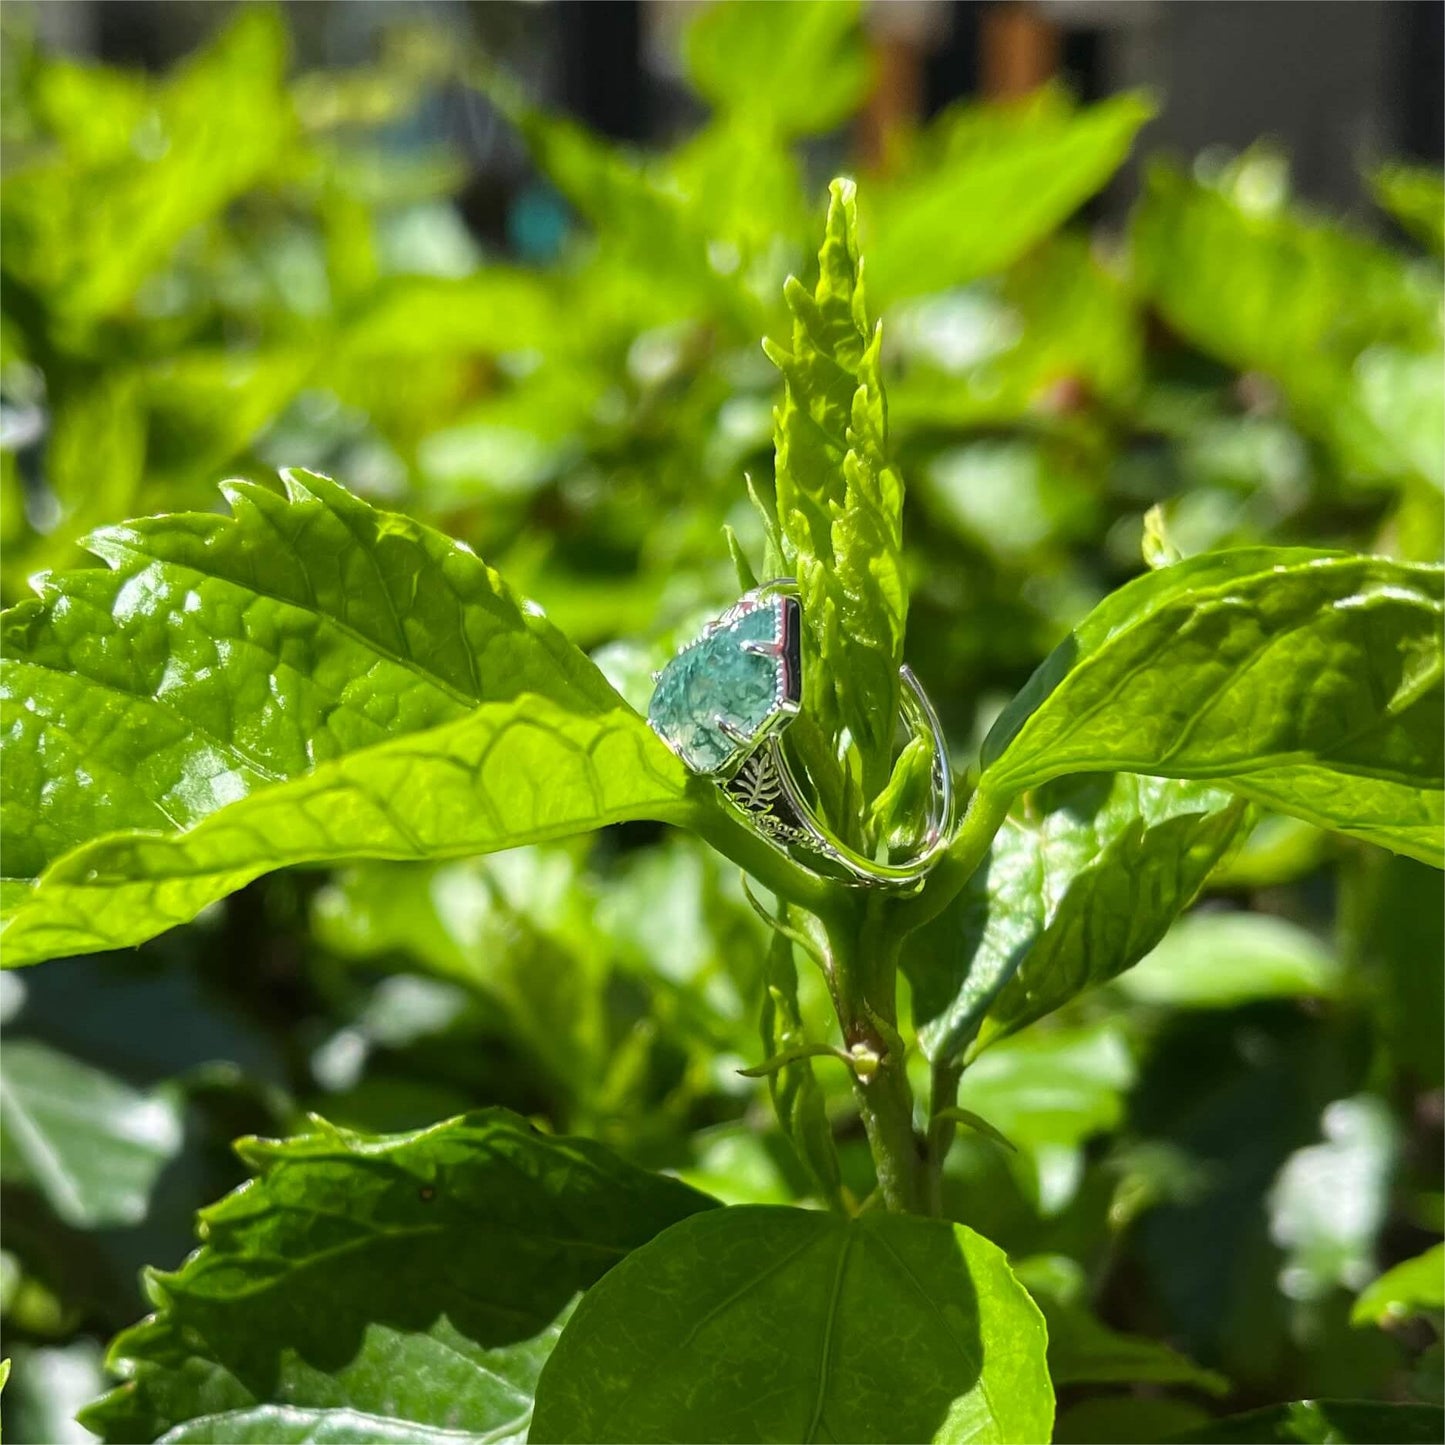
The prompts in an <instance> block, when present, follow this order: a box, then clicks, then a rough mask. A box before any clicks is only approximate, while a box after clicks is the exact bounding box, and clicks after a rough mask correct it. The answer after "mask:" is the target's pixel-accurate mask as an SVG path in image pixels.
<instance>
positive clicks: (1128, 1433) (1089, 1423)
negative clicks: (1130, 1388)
mask: <svg viewBox="0 0 1445 1445" xmlns="http://www.w3.org/2000/svg"><path fill="white" fill-rule="evenodd" d="M1208 1420H1209V1415H1208V1413H1207V1412H1206V1411H1204V1410H1201V1409H1200V1408H1199V1406H1198V1405H1195V1404H1192V1403H1191V1402H1189V1401H1187V1400H1176V1399H1174V1398H1173V1397H1172V1396H1168V1395H1148V1396H1139V1395H1101V1396H1098V1397H1097V1398H1095V1399H1092V1400H1081V1401H1080V1402H1079V1403H1078V1404H1077V1405H1073V1406H1071V1407H1070V1408H1069V1409H1067V1410H1061V1411H1060V1412H1059V1423H1058V1424H1057V1425H1056V1426H1055V1427H1054V1445H1159V1441H1161V1440H1168V1439H1171V1438H1172V1437H1173V1436H1175V1435H1178V1434H1179V1433H1180V1431H1182V1430H1192V1429H1196V1428H1197V1427H1199V1426H1201V1425H1204V1424H1206V1423H1207V1422H1208Z"/></svg>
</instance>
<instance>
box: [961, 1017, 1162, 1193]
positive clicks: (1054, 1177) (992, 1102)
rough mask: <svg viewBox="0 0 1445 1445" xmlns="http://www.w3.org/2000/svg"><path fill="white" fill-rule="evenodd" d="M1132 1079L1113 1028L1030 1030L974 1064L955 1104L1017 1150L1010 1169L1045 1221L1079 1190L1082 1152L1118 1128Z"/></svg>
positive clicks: (1124, 1050) (1128, 1056)
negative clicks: (1098, 1137)
mask: <svg viewBox="0 0 1445 1445" xmlns="http://www.w3.org/2000/svg"><path fill="white" fill-rule="evenodd" d="M1136 1073H1137V1069H1136V1067H1135V1063H1134V1059H1133V1057H1132V1055H1131V1053H1130V1050H1129V1045H1128V1043H1127V1041H1126V1040H1125V1038H1124V1035H1123V1033H1122V1032H1121V1031H1120V1030H1119V1028H1118V1026H1117V1025H1116V1024H1112V1023H1106V1024H1094V1025H1091V1026H1089V1027H1086V1028H1079V1029H1062V1030H1060V1029H1031V1030H1029V1031H1028V1032H1027V1033H1024V1034H1021V1035H1020V1036H1019V1037H1017V1038H1013V1039H1008V1040H1006V1041H1005V1042H1003V1043H1001V1044H999V1045H998V1046H997V1047H995V1048H991V1049H989V1050H988V1052H987V1053H985V1054H983V1055H982V1056H981V1057H979V1058H977V1059H975V1060H974V1062H973V1063H971V1064H970V1065H969V1066H968V1068H967V1069H966V1070H964V1075H963V1081H962V1083H961V1084H960V1086H959V1091H958V1097H959V1100H960V1102H961V1104H962V1105H963V1106H964V1107H965V1108H966V1109H967V1110H969V1111H970V1112H972V1113H975V1114H978V1115H979V1116H981V1117H982V1118H984V1119H987V1120H988V1121H989V1123H990V1124H991V1125H993V1126H995V1127H996V1128H997V1129H998V1130H999V1131H1000V1132H1001V1133H1002V1134H1003V1135H1004V1136H1005V1137H1006V1138H1007V1139H1008V1140H1009V1141H1010V1143H1011V1144H1014V1145H1017V1147H1018V1149H1019V1151H1020V1153H1019V1155H1018V1157H1016V1158H1014V1159H1010V1161H1009V1163H1010V1167H1011V1168H1012V1169H1013V1171H1014V1173H1015V1174H1016V1175H1017V1176H1018V1177H1019V1180H1020V1183H1021V1185H1022V1186H1023V1188H1024V1189H1025V1191H1026V1192H1027V1194H1028V1196H1029V1197H1030V1198H1031V1200H1032V1201H1033V1202H1034V1203H1035V1204H1036V1206H1037V1208H1038V1210H1039V1213H1040V1214H1042V1215H1044V1216H1045V1217H1051V1216H1053V1215H1055V1214H1057V1213H1058V1212H1059V1211H1060V1210H1061V1209H1063V1208H1064V1207H1065V1206H1066V1205H1067V1204H1068V1203H1069V1201H1070V1200H1071V1199H1072V1198H1073V1196H1074V1193H1075V1191H1076V1190H1077V1188H1078V1185H1079V1182H1080V1179H1081V1177H1082V1174H1083V1146H1084V1144H1085V1143H1086V1142H1087V1141H1088V1140H1089V1139H1091V1138H1093V1137H1095V1136H1096V1135H1098V1134H1104V1133H1108V1132H1110V1131H1112V1130H1115V1129H1117V1128H1118V1127H1119V1126H1120V1124H1122V1123H1123V1120H1124V1110H1125V1106H1126V1103H1127V1100H1128V1094H1129V1090H1130V1089H1131V1088H1132V1087H1133V1085H1134V1080H1135V1076H1136Z"/></svg>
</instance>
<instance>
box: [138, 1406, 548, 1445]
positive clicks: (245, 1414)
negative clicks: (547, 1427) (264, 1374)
mask: <svg viewBox="0 0 1445 1445" xmlns="http://www.w3.org/2000/svg"><path fill="white" fill-rule="evenodd" d="M518 1438H520V1437H518V1436H517V1435H516V1434H515V1433H511V1432H509V1433H507V1434H505V1435H502V1436H492V1435H487V1436H480V1435H476V1434H472V1433H470V1432H468V1433H466V1434H461V1433H459V1432H458V1431H456V1430H453V1429H450V1428H449V1427H447V1426H427V1425H418V1424H417V1423H416V1422H415V1421H413V1420H395V1419H391V1418H388V1417H387V1416H384V1415H370V1414H367V1413H366V1412H364V1411H362V1410H348V1409H324V1410H306V1409H298V1408H297V1407H296V1406H295V1405H257V1406H256V1407H255V1408H254V1409H250V1410H227V1411H224V1412H223V1413H221V1414H219V1415H202V1416H201V1417H200V1418H199V1419H196V1420H189V1421H187V1422H185V1423H184V1424H181V1425H177V1426H175V1427H174V1428H173V1429H170V1430H167V1431H166V1433H165V1434H164V1435H162V1436H161V1437H160V1440H161V1441H163V1442H164V1445H321V1442H323V1441H335V1442H337V1445H413V1442H414V1445H473V1442H476V1441H479V1440H482V1439H485V1440H487V1441H488V1442H491V1441H493V1440H497V1441H498V1442H500V1441H502V1440H507V1439H511V1440H515V1439H518Z"/></svg>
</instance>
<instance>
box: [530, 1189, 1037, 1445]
mask: <svg viewBox="0 0 1445 1445" xmlns="http://www.w3.org/2000/svg"><path fill="white" fill-rule="evenodd" d="M1052 1422H1053V1391H1052V1389H1051V1387H1050V1385H1049V1381H1048V1375H1047V1371H1046V1369H1045V1365H1044V1327H1043V1322H1042V1320H1041V1319H1040V1317H1039V1314H1038V1311H1037V1309H1036V1307H1035V1306H1034V1304H1033V1302H1032V1301H1031V1300H1030V1299H1029V1297H1028V1296H1027V1294H1026V1293H1025V1292H1024V1290H1023V1288H1022V1287H1021V1286H1020V1285H1019V1284H1018V1282H1017V1281H1016V1280H1015V1279H1014V1277H1013V1275H1012V1274H1011V1273H1010V1271H1009V1268H1008V1265H1007V1263H1006V1261H1005V1259H1004V1256H1003V1253H1002V1252H1001V1251H1000V1250H999V1249H997V1248H996V1247H995V1246H994V1245H992V1244H990V1243H989V1242H988V1241H987V1240H985V1239H983V1238H982V1237H980V1236H979V1235H976V1234H974V1233H973V1232H972V1231H971V1230H968V1229H965V1228H964V1227H963V1226H962V1225H948V1224H944V1223H942V1222H941V1221H937V1220H925V1219H920V1218H916V1217H914V1216H909V1215H890V1214H869V1215H863V1216H861V1217H860V1218H858V1219H854V1220H846V1219H842V1218H839V1217H838V1216H836V1215H829V1214H822V1213H817V1212H812V1211H806V1210H797V1209H781V1208H774V1207H768V1206H742V1207H738V1208H732V1209H726V1210H719V1211H714V1212H712V1213H711V1214H709V1215H707V1216H701V1215H700V1216H698V1217H697V1218H695V1219H693V1220H684V1221H683V1222H682V1223H681V1224H680V1225H676V1226H674V1227H673V1228H672V1229H669V1230H667V1231H665V1232H664V1233H663V1234H661V1235H660V1236H659V1237H658V1238H657V1239H655V1240H654V1241H653V1242H652V1243H651V1244H650V1245H647V1246H645V1247H644V1248H643V1249H641V1250H638V1251H637V1252H636V1254H634V1255H633V1256H632V1257H631V1258H630V1259H628V1260H625V1261H624V1262H623V1263H622V1265H620V1266H619V1267H618V1268H617V1269H616V1270H615V1271H613V1272H612V1273H611V1274H610V1275H608V1277H607V1278H606V1279H605V1280H604V1281H603V1283H602V1284H601V1285H600V1286H599V1287H597V1288H595V1289H593V1290H592V1291H591V1292H589V1294H588V1295H587V1296H586V1297H585V1298H584V1299H583V1301H582V1303H581V1305H580V1306H579V1307H578V1309H577V1312H576V1313H575V1314H574V1315H573V1316H572V1319H571V1320H570V1321H569V1322H568V1325H567V1327H566V1329H565V1330H564V1332H563V1335H562V1339H561V1340H560V1341H559V1343H558V1346H557V1349H556V1350H555V1352H554V1353H553V1355H552V1358H551V1360H550V1361H549V1362H548V1365H547V1367H546V1369H545V1371H544V1372H543V1376H542V1379H541V1381H540V1382H539V1385H538V1391H537V1410H536V1415H535V1418H534V1420H533V1424H532V1432H531V1435H530V1437H529V1438H530V1439H532V1440H534V1441H568V1440H575V1441H594V1440H614V1441H621V1442H628V1441H671V1442H687V1441H753V1440H893V1441H899V1442H906V1441H930V1440H932V1441H940V1442H963V1441H995V1442H1000V1441H1007V1440H1046V1439H1047V1438H1048V1435H1049V1428H1050V1426H1051V1424H1052Z"/></svg>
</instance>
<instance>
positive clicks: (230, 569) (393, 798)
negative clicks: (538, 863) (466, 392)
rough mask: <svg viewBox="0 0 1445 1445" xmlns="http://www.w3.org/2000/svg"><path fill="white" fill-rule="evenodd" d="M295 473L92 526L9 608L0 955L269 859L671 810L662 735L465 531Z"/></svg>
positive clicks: (367, 850) (173, 915)
mask: <svg viewBox="0 0 1445 1445" xmlns="http://www.w3.org/2000/svg"><path fill="white" fill-rule="evenodd" d="M287 484H288V490H289V493H290V496H289V500H283V499H282V498H280V497H278V496H276V495H275V494H274V493H271V492H268V491H266V490H264V489H262V488H260V487H256V486H250V485H245V484H234V485H233V486H232V487H231V488H230V489H229V495H230V497H231V501H232V505H233V508H234V511H235V516H234V518H229V519H228V518H225V517H220V516H211V515H201V514H181V515H177V516H172V517H161V518H155V519H151V520H148V521H141V522H134V523H129V524H126V525H124V526H121V527H115V528H110V529H108V530H107V531H105V532H104V533H101V534H99V535H98V536H96V537H95V538H94V539H92V542H91V546H92V548H93V550H95V551H96V552H97V553H98V554H100V555H101V556H103V557H104V558H105V559H106V561H107V562H109V563H110V564H111V565H110V566H109V567H108V568H89V569H84V570H80V571H75V572H69V573H65V574H62V575H61V576H59V577H55V578H51V579H49V580H48V581H47V582H46V584H45V586H44V593H43V595H42V596H41V597H40V598H38V599H35V600H31V601H28V602H24V603H21V604H20V605H19V606H18V607H15V608H13V609H11V611H10V612H9V613H7V614H6V618H5V644H6V656H5V659H4V674H5V692H4V702H5V707H6V718H7V722H6V726H7V728H8V729H9V733H10V736H9V742H8V747H7V752H6V767H5V772H4V789H5V793H4V845H5V860H6V866H7V868H9V869H10V870H11V872H12V874H18V875H22V876H23V877H24V878H27V879H29V880H31V886H29V887H26V888H23V889H18V888H17V889H12V890H11V892H12V896H13V898H14V900H15V901H14V903H13V907H12V910H11V913H10V915H9V919H10V921H9V923H8V928H7V934H6V962H7V963H9V964H12V965H14V964H20V963H29V962H33V961H35V960H36V959H39V958H44V957H50V956H54V955H57V954H63V953H76V952H81V951H87V950H94V949H101V948H113V947H117V946H120V945H124V944H128V943H136V942H139V941H141V940H143V939H145V938H148V937H150V936H152V935H153V934H155V933H158V932H160V931H161V930H162V929H164V928H167V927H170V926H171V925H173V924H176V923H181V922H184V921H186V920H187V919H189V918H192V917H194V916H195V914H196V913H197V912H198V911H199V910H200V909H201V908H202V907H204V906H205V905H206V904H207V903H209V902H211V901H213V900H214V899H216V898H219V897H222V896H224V895H225V894H226V893H228V892H230V891H232V890H234V889H235V888H237V887H239V886H241V885H242V884H243V883H245V882H247V881H248V880H249V879H251V878H254V877H255V876H256V875H257V874H259V873H263V872H266V871H267V870H269V869H273V868H277V867H280V866H282V865H284V864H287V863H303V862H317V861H329V860H334V859H341V858H346V857H382V858H384V857H394V858H426V857H442V856H448V855H450V856H456V855H459V854H465V853H479V852H489V851H492V850H493V849H496V848H505V847H511V846H513V845H515V844H518V843H523V842H533V841H538V840H540V839H543V838H547V837H555V836H559V835H562V834H566V833H572V832H577V831H583V830H586V829H588V828H595V827H599V826H601V825H602V824H604V823H608V822H614V821H619V820H621V819H624V818H629V817H638V816H648V815H653V816H658V817H668V816H672V817H676V816H679V813H678V809H679V806H680V805H681V803H682V799H683V789H684V785H685V775H684V774H683V771H682V769H681V766H680V765H679V764H678V763H677V760H676V759H675V758H673V756H672V755H671V754H670V753H669V752H668V751H667V750H666V749H665V748H664V747H663V746H662V745H661V744H660V743H659V742H658V741H657V739H656V738H655V737H654V735H653V734H652V732H651V731H650V730H649V729H648V728H647V727H646V725H645V724H644V723H643V722H642V720H641V719H640V718H639V717H637V715H636V714H635V713H633V712H631V711H630V710H629V709H628V708H627V707H626V706H625V705H624V704H623V703H622V701H621V699H620V698H618V696H617V695H616V693H614V692H613V691H612V689H611V687H610V686H609V685H608V684H607V682H606V680H605V679H604V678H603V677H602V675H601V673H599V672H598V671H597V669H596V668H595V667H594V666H593V665H592V664H591V663H590V662H589V661H588V660H587V659H586V658H585V657H584V656H583V655H582V654H581V653H580V652H578V651H577V650H576V649H575V648H573V647H571V646H570V645H569V644H568V643H567V642H566V640H565V639H564V638H563V637H562V636H561V634H560V633H558V632H557V631H556V629H555V628H553V627H552V626H551V624H550V623H548V622H547V621H546V620H545V619H544V618H543V617H542V615H541V614H540V610H539V609H537V608H536V607H535V606H533V605H532V604H521V603H519V602H518V601H517V600H516V599H514V598H513V596H512V595H511V593H510V592H509V591H508V590H507V589H506V587H505V585H504V584H503V583H502V582H501V580H500V579H499V578H498V577H497V575H496V573H494V572H492V571H491V570H490V569H489V568H487V567H486V566H485V565H484V564H483V563H482V562H481V561H479V560H478V559H477V557H476V556H475V555H474V554H473V553H471V552H470V551H469V550H468V549H467V548H466V547H464V546H462V545H461V544H460V543H453V542H451V541H449V540H448V539H447V538H445V537H443V536H441V535H440V534H439V533H436V532H433V531H431V530H429V529H428V528H425V527H422V526H420V525H418V524H417V523H415V522H412V521H410V520H408V519H405V518H401V517H398V516H394V515H391V514H389V513H384V512H377V511H374V510H373V509H372V508H370V507H368V506H366V505H365V504H364V503H362V502H360V501H359V500H357V499H356V498H354V497H352V496H351V495H350V494H348V493H347V492H345V491H344V490H343V489H342V488H340V487H338V486H337V485H336V484H335V483H334V482H330V481H328V480H326V479H325V478H321V477H315V476H312V475H310V474H300V475H288V477H287ZM10 901H11V900H10V899H9V898H7V903H9V902H10Z"/></svg>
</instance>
